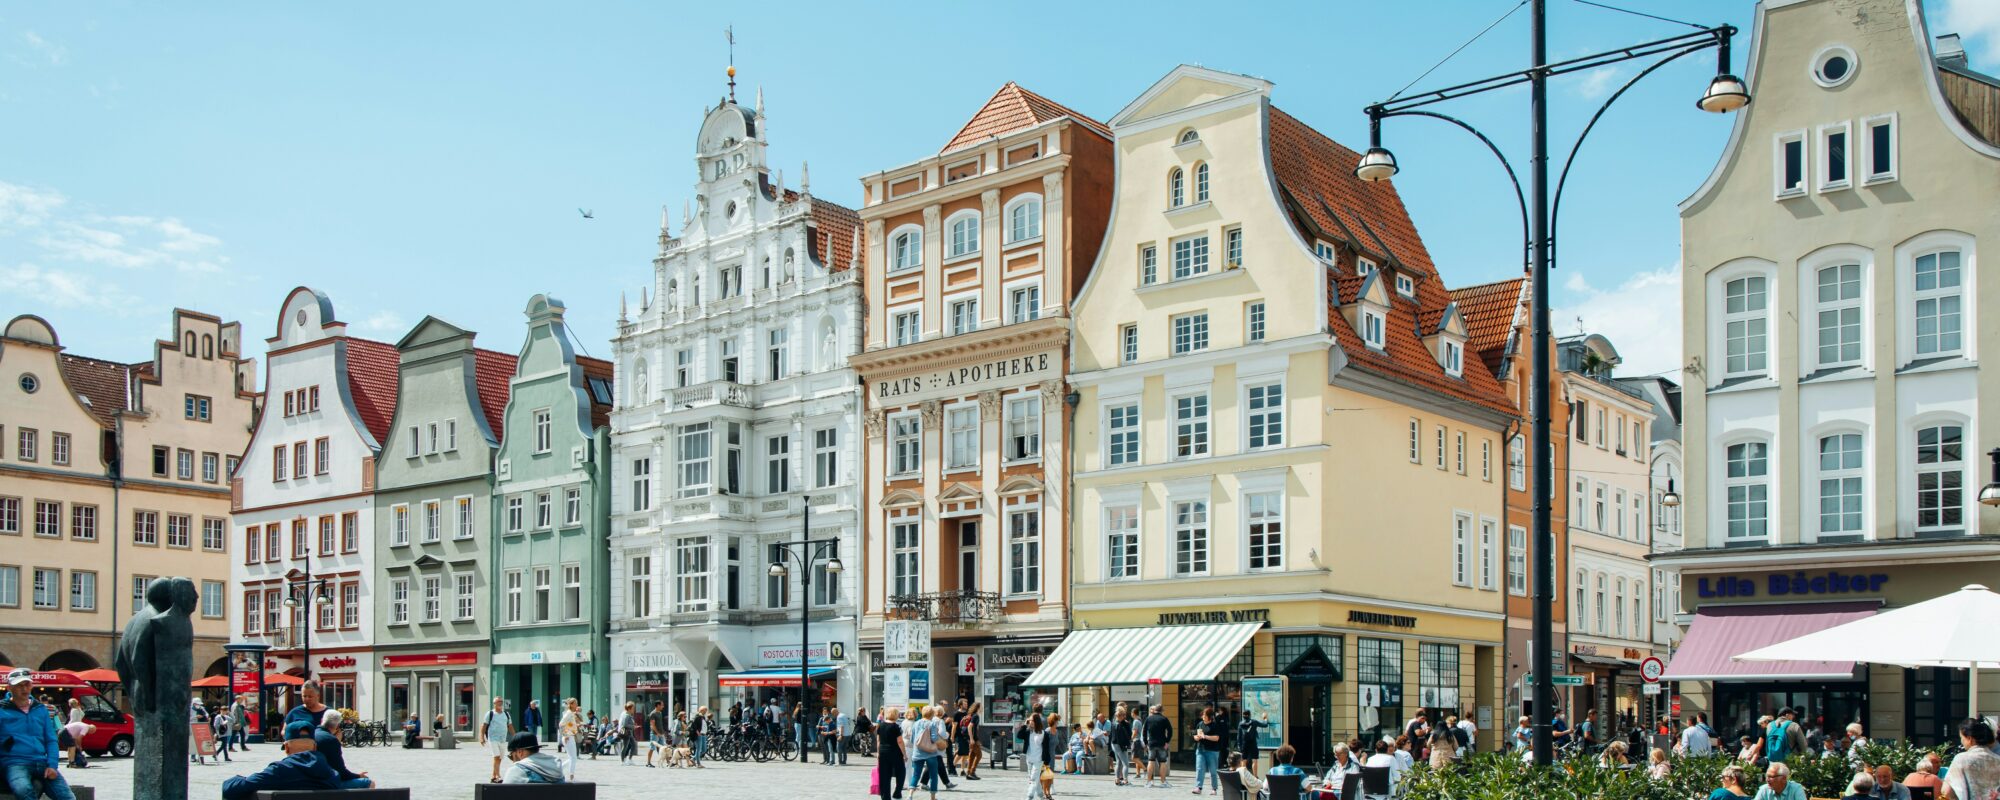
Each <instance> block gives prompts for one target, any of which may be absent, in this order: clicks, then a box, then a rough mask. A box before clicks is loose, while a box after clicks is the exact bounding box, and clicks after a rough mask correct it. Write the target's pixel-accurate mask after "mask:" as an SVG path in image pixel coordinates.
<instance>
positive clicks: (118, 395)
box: [62, 353, 179, 428]
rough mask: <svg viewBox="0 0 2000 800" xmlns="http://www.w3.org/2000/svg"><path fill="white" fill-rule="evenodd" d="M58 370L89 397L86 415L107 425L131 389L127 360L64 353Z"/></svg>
mask: <svg viewBox="0 0 2000 800" xmlns="http://www.w3.org/2000/svg"><path fill="white" fill-rule="evenodd" d="M62 373H63V382H64V383H67V384H69V388H70V389H71V390H72V391H74V392H76V393H77V394H80V395H82V396H83V399H85V400H88V401H90V406H89V411H90V416H92V417H94V418H96V420H97V422H98V424H101V425H103V426H104V427H107V428H109V427H111V426H112V424H113V418H114V417H116V416H118V412H120V411H123V410H125V403H126V395H127V393H128V392H129V391H131V385H130V381H131V376H132V366H131V365H130V364H120V363H118V362H116V361H105V360H104V359H101V358H90V357H88V356H73V355H70V354H68V353H64V354H62ZM175 402H179V401H178V400H176V401H175Z"/></svg>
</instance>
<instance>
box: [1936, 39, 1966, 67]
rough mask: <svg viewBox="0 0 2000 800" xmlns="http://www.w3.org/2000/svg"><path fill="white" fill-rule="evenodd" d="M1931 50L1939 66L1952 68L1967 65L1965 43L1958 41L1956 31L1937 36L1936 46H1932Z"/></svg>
mask: <svg viewBox="0 0 2000 800" xmlns="http://www.w3.org/2000/svg"><path fill="white" fill-rule="evenodd" d="M1931 52H1932V54H1933V58H1935V59H1936V60H1937V65H1938V66H1940V67H1951V68H1953V69H1967V68H1968V65H1967V64H1966V63H1965V45H1963V44H1960V43H1959V41H1958V34H1956V33H1947V34H1945V35H1943V36H1939V37H1937V46H1936V47H1935V48H1932V50H1931Z"/></svg>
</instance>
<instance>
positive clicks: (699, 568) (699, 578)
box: [674, 536, 714, 614]
mask: <svg viewBox="0 0 2000 800" xmlns="http://www.w3.org/2000/svg"><path fill="white" fill-rule="evenodd" d="M713 550H714V547H713V545H711V544H710V542H709V538H708V537H707V536H683V537H681V538H678V539H675V540H674V613H676V614H694V613H701V612H705V611H707V610H708V609H709V606H710V605H711V604H712V599H713V598H711V597H710V594H711V592H710V588H711V587H710V585H709V584H710V583H711V581H710V580H709V576H710V575H711V574H713V565H712V564H710V563H709V557H710V553H711V552H712V551H713Z"/></svg>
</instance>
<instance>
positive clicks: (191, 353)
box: [181, 331, 201, 358]
mask: <svg viewBox="0 0 2000 800" xmlns="http://www.w3.org/2000/svg"><path fill="white" fill-rule="evenodd" d="M182 338H184V339H185V340H186V342H185V343H184V344H182V345H181V355H184V356H187V357H188V358H194V357H195V356H198V355H200V354H201V351H199V350H196V349H194V331H188V332H187V335H186V336H185V337H182Z"/></svg>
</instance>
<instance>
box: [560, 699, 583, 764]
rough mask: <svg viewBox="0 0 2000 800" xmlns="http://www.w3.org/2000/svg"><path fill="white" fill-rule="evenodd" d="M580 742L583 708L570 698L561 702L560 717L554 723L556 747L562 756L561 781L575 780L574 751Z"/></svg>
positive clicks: (575, 755) (581, 738) (581, 737)
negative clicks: (561, 710)
mask: <svg viewBox="0 0 2000 800" xmlns="http://www.w3.org/2000/svg"><path fill="white" fill-rule="evenodd" d="M582 740H583V708H582V705H581V704H579V703H577V701H576V698H574V697H572V698H570V699H568V700H566V701H564V702H563V712H562V717H561V718H560V719H558V720H557V721H556V747H557V748H558V749H560V750H562V754H563V780H569V781H573V780H576V758H577V754H576V749H577V746H578V745H577V743H578V742H580V741H582Z"/></svg>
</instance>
